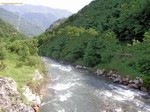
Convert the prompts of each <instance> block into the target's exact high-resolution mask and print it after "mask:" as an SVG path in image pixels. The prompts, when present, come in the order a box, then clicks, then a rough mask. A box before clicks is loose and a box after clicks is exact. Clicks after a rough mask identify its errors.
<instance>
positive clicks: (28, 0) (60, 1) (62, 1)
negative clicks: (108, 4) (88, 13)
mask: <svg viewBox="0 0 150 112" xmlns="http://www.w3.org/2000/svg"><path fill="white" fill-rule="evenodd" d="M2 1H3V2H23V3H24V4H33V5H44V6H49V7H52V8H59V9H67V10H69V11H71V12H77V11H78V10H80V9H81V8H83V7H84V6H85V5H87V4H89V3H90V2H91V1H92V0H0V2H2Z"/></svg>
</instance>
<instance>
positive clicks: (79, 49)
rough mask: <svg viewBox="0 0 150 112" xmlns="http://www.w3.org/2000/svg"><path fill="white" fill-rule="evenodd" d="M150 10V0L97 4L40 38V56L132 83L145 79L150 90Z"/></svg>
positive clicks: (108, 0) (99, 1)
mask: <svg viewBox="0 0 150 112" xmlns="http://www.w3.org/2000/svg"><path fill="white" fill-rule="evenodd" d="M149 9H150V1H149V0H95V1H93V2H92V3H91V4H89V5H87V6H86V7H85V8H83V9H82V10H81V11H79V12H78V13H77V14H75V15H73V16H71V17H69V19H67V20H66V21H65V22H63V23H62V24H61V25H59V26H58V27H56V28H54V29H52V30H47V31H46V32H45V33H43V34H42V35H40V36H39V37H38V39H39V49H40V50H39V51H40V52H39V53H40V54H41V55H44V56H49V57H51V58H54V59H57V60H63V61H68V62H71V63H75V64H79V65H83V66H88V67H90V68H94V69H98V68H100V69H106V70H113V71H115V72H117V74H122V75H123V77H124V76H127V75H128V76H129V78H131V79H133V78H135V77H142V78H143V80H144V84H143V85H144V86H145V87H147V88H148V89H149V90H150V58H149V57H150V10H149ZM140 86H141V85H140Z"/></svg>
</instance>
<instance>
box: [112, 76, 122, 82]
mask: <svg viewBox="0 0 150 112" xmlns="http://www.w3.org/2000/svg"><path fill="white" fill-rule="evenodd" d="M113 82H114V83H117V82H121V78H119V77H118V78H116V79H114V81H113Z"/></svg>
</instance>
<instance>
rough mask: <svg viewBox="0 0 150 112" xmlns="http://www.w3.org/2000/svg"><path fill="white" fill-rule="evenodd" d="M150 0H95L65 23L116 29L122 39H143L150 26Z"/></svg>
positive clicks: (105, 29)
mask: <svg viewBox="0 0 150 112" xmlns="http://www.w3.org/2000/svg"><path fill="white" fill-rule="evenodd" d="M149 9H150V1H149V0H95V1H93V2H92V3H91V4H89V5H87V6H86V7H84V8H83V9H82V10H81V11H80V12H79V13H77V14H75V15H73V16H71V17H70V18H69V19H68V21H66V23H65V24H64V26H66V25H73V26H82V27H85V28H94V29H97V30H98V31H100V32H105V31H107V30H111V31H114V32H115V33H116V34H117V37H118V38H119V40H121V41H130V40H132V39H138V40H141V39H142V38H143V34H144V33H145V31H147V30H148V29H149V28H150V19H149V17H150V10H149Z"/></svg>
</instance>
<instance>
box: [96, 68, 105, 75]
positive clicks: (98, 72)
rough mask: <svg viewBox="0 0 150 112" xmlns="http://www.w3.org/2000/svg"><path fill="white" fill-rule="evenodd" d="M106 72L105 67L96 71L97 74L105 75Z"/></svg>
mask: <svg viewBox="0 0 150 112" xmlns="http://www.w3.org/2000/svg"><path fill="white" fill-rule="evenodd" d="M104 72H105V70H104V69H103V70H100V69H98V70H97V71H96V74H97V75H103V74H104Z"/></svg>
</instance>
